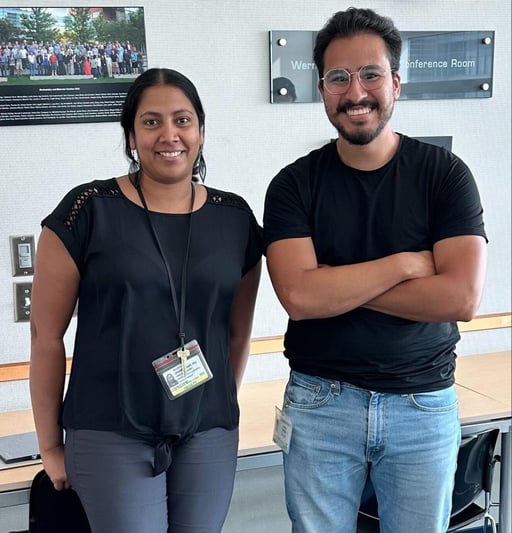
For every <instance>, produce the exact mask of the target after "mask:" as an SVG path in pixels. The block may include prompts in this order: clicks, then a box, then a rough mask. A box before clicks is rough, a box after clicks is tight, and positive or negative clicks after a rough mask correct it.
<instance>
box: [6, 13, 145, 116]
mask: <svg viewBox="0 0 512 533" xmlns="http://www.w3.org/2000/svg"><path fill="white" fill-rule="evenodd" d="M146 68H147V53H146V33H145V25H144V8H143V7H68V8H51V7H32V8H17V7H11V8H10V7H0V126H19V125H32V124H34V125H35V124H63V123H83V122H114V121H118V120H119V117H120V114H121V108H122V104H123V101H124V98H125V95H126V92H127V90H128V87H129V86H130V84H131V82H132V81H133V79H134V78H135V77H137V76H138V75H139V74H140V73H142V72H143V71H144V70H145V69H146Z"/></svg>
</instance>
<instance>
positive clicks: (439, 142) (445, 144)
mask: <svg viewBox="0 0 512 533" xmlns="http://www.w3.org/2000/svg"><path fill="white" fill-rule="evenodd" d="M413 138H414V139H418V141H423V142H424V143H429V144H434V145H435V146H440V147H441V148H446V149H447V150H449V151H450V152H451V151H452V136H451V135H438V136H433V137H413Z"/></svg>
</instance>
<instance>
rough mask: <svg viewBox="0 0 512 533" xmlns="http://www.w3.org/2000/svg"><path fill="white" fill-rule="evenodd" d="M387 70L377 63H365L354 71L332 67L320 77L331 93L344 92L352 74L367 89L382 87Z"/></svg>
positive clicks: (348, 85)
mask: <svg viewBox="0 0 512 533" xmlns="http://www.w3.org/2000/svg"><path fill="white" fill-rule="evenodd" d="M387 72H388V71H387V70H386V69H385V68H383V67H379V66H378V65H366V66H364V67H361V68H360V69H359V70H356V71H355V72H349V71H348V70H345V69H344V68H333V69H331V70H329V71H327V72H326V73H325V76H324V77H323V78H320V79H321V81H322V82H323V84H324V88H325V90H326V91H327V92H328V93H331V94H344V93H346V92H347V91H348V88H349V87H350V82H351V80H352V76H354V75H357V78H358V80H359V83H360V84H361V86H362V87H363V88H364V89H366V90H367V91H374V90H375V89H379V88H380V87H382V84H383V83H384V78H385V77H386V73H387Z"/></svg>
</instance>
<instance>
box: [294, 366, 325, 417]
mask: <svg viewBox="0 0 512 533" xmlns="http://www.w3.org/2000/svg"><path fill="white" fill-rule="evenodd" d="M331 398H332V387H331V381H329V380H327V379H323V378H319V377H317V376H310V375H307V374H302V373H300V372H295V371H292V373H291V375H290V379H289V380H288V384H287V385H286V390H285V394H284V402H285V406H290V407H297V408H299V409H315V408H317V407H321V406H322V405H325V404H326V403H328V402H329V400H330V399H331Z"/></svg>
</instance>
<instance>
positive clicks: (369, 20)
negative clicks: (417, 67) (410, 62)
mask: <svg viewBox="0 0 512 533" xmlns="http://www.w3.org/2000/svg"><path fill="white" fill-rule="evenodd" d="M361 33H373V34H375V35H378V36H379V37H381V38H382V39H383V40H384V42H385V44H386V49H387V55H388V58H389V64H390V65H391V71H392V72H393V73H394V72H397V71H398V69H399V68H400V55H401V53H402V37H401V36H400V32H399V31H398V29H397V28H396V27H395V24H394V23H393V21H392V20H391V19H390V18H388V17H383V16H381V15H378V14H377V13H375V11H373V10H372V9H360V8H356V7H349V8H348V9H347V10H346V11H338V12H337V13H335V14H334V15H333V16H332V17H331V18H330V19H329V20H328V21H327V23H326V24H325V26H324V27H323V28H322V29H321V30H320V31H319V32H318V34H317V36H316V41H315V48H314V51H313V58H314V61H315V64H316V66H317V69H318V76H319V77H320V78H321V77H323V75H324V54H325V49H326V48H327V47H328V46H329V44H330V43H331V41H333V40H335V39H343V38H345V37H353V36H354V35H359V34H361Z"/></svg>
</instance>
